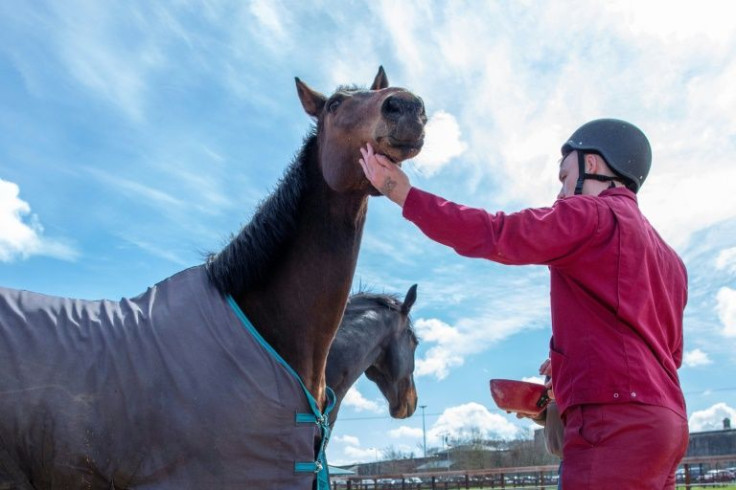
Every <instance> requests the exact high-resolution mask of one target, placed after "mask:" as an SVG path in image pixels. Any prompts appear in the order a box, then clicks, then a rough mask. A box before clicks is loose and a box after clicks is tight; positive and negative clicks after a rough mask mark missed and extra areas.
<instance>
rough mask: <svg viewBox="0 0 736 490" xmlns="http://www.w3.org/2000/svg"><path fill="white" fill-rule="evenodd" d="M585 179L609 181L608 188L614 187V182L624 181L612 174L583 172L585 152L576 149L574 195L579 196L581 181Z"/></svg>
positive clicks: (581, 191)
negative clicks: (576, 176)
mask: <svg viewBox="0 0 736 490" xmlns="http://www.w3.org/2000/svg"><path fill="white" fill-rule="evenodd" d="M586 180H597V181H599V182H610V183H611V185H610V186H608V188H609V189H611V188H613V187H616V184H614V182H621V183H624V184H625V182H624V180H623V179H622V178H621V177H615V176H612V175H598V174H589V173H586V172H585V153H583V152H582V151H579V150H578V180H577V182H576V183H575V195H576V196H579V195H580V194H582V193H583V183H584V182H585V181H586Z"/></svg>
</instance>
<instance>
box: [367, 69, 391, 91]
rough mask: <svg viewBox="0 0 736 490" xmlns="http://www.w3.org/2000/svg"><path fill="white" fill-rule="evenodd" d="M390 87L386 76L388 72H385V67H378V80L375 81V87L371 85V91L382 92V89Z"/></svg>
mask: <svg viewBox="0 0 736 490" xmlns="http://www.w3.org/2000/svg"><path fill="white" fill-rule="evenodd" d="M386 87H388V77H387V76H386V72H385V71H383V66H379V67H378V74H377V75H376V78H375V79H374V80H373V85H371V90H381V89H382V88H386Z"/></svg>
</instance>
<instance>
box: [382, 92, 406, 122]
mask: <svg viewBox="0 0 736 490" xmlns="http://www.w3.org/2000/svg"><path fill="white" fill-rule="evenodd" d="M402 109H403V104H402V103H401V100H400V99H399V98H398V97H393V96H391V97H388V98H387V99H386V100H385V101H384V102H383V114H384V115H385V116H388V117H399V116H400V115H401V114H402V112H403V110H402Z"/></svg>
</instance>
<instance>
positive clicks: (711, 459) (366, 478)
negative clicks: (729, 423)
mask: <svg viewBox="0 0 736 490" xmlns="http://www.w3.org/2000/svg"><path fill="white" fill-rule="evenodd" d="M734 467H736V454H732V455H726V456H702V457H688V458H685V459H683V460H682V464H681V468H680V469H679V470H678V473H677V483H678V489H684V490H692V489H694V487H695V486H696V485H697V487H698V488H702V487H706V488H707V487H716V486H721V485H723V484H724V483H726V482H729V481H733V477H732V476H729V475H732V474H731V472H730V471H728V470H726V468H734ZM716 470H718V472H715V471H716ZM496 488H515V489H519V490H521V489H536V490H553V489H556V488H557V465H545V466H523V467H511V468H492V469H484V470H466V471H442V472H436V473H403V474H388V475H351V476H349V477H333V478H332V489H333V490H399V489H400V490H456V489H457V490H461V489H496Z"/></svg>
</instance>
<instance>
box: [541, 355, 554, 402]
mask: <svg viewBox="0 0 736 490" xmlns="http://www.w3.org/2000/svg"><path fill="white" fill-rule="evenodd" d="M539 374H541V375H543V376H547V381H546V382H545V383H544V386H546V387H547V395H548V396H549V398H550V399H551V400H554V399H555V392H554V391H553V390H552V360H551V359H547V360H545V361H544V362H543V363H542V365H541V366H539Z"/></svg>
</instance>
